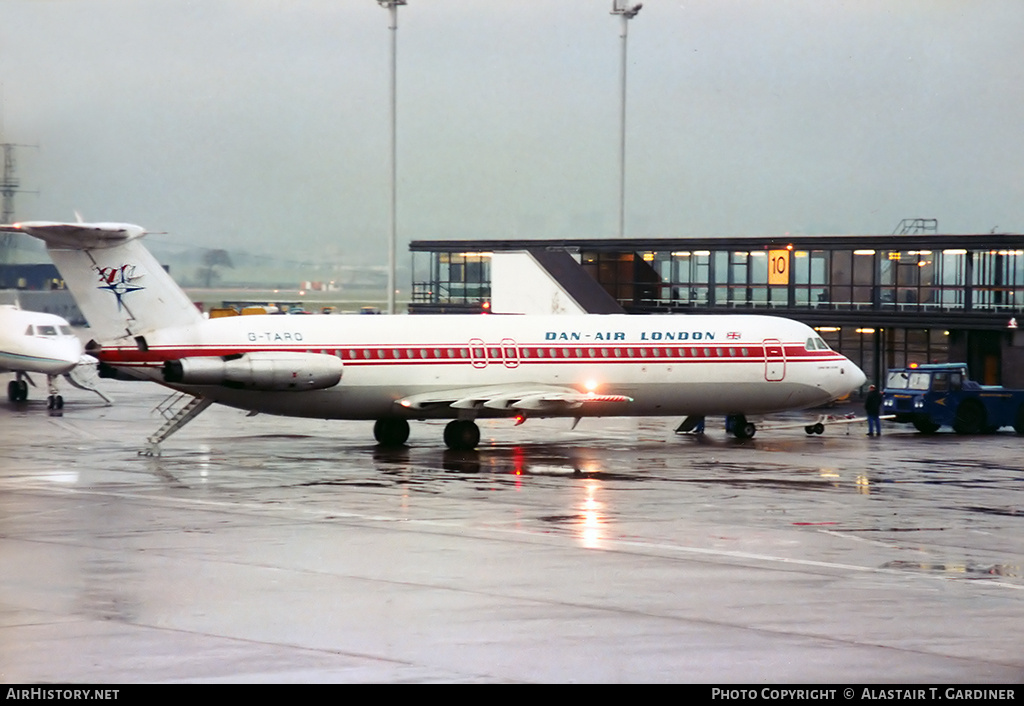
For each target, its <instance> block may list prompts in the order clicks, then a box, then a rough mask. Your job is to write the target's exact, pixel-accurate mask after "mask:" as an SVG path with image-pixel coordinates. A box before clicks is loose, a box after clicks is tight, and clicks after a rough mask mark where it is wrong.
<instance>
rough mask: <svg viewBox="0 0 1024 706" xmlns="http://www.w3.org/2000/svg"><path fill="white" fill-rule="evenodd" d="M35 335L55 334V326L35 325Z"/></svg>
mask: <svg viewBox="0 0 1024 706" xmlns="http://www.w3.org/2000/svg"><path fill="white" fill-rule="evenodd" d="M36 335H37V336H56V335H57V327H56V326H36Z"/></svg>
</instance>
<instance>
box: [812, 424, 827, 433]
mask: <svg viewBox="0 0 1024 706" xmlns="http://www.w3.org/2000/svg"><path fill="white" fill-rule="evenodd" d="M814 433H815V434H819V435H820V434H824V433H825V425H824V424H822V423H821V422H818V423H817V424H815V425H814Z"/></svg>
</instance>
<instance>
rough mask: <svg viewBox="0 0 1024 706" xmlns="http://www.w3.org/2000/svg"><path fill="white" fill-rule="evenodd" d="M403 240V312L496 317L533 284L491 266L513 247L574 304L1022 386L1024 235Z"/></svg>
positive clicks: (881, 364) (866, 366)
mask: <svg viewBox="0 0 1024 706" xmlns="http://www.w3.org/2000/svg"><path fill="white" fill-rule="evenodd" d="M410 250H411V251H412V253H413V280H414V281H413V293H412V302H411V304H410V307H409V308H410V313H445V312H462V313H471V312H480V313H482V312H486V311H489V310H491V311H493V312H494V313H502V312H503V311H504V310H502V309H499V308H498V307H497V306H492V305H493V304H496V299H497V294H498V290H499V289H501V290H502V291H509V290H511V291H513V292H515V291H516V290H517V288H518V290H519V293H520V294H521V295H523V296H527V295H529V294H530V293H531V292H532V291H533V290H535V289H537V287H536V286H535V285H534V284H532V283H531V282H529V281H528V280H526V279H524V278H522V277H521V275H519V274H517V272H519V271H518V270H510V269H509V268H508V267H507V266H505V265H501V266H499V263H502V262H505V261H506V260H507V257H508V256H510V255H513V254H515V255H516V256H517V257H519V258H522V257H528V258H529V259H530V261H531V263H534V264H535V265H536V266H537V267H538V268H539V270H540V271H543V272H544V273H546V275H547V277H549V278H550V279H551V280H552V281H553V282H556V283H557V285H558V287H560V289H561V290H562V291H564V292H565V293H567V294H568V295H569V296H571V298H572V300H573V302H574V303H575V304H576V305H577V306H578V310H582V311H587V312H590V313H615V312H625V313H630V314H654V313H659V314H663V313H671V314H688V313H690V314H728V313H760V314H774V315H778V316H784V317H787V318H792V319H796V320H798V321H802V322H804V323H806V324H808V325H810V326H812V327H814V328H815V329H817V330H818V331H819V332H820V333H821V336H822V337H823V338H824V339H825V340H826V341H828V343H829V345H831V346H832V347H833V348H834V349H836V350H838V351H840V352H841V353H843V354H844V355H846V356H847V357H849V358H850V359H851V360H853V361H854V362H856V363H857V364H858V365H860V366H861V368H862V369H863V370H864V372H865V373H866V374H867V376H868V380H869V382H871V381H873V382H878V381H881V380H883V379H884V374H885V371H886V370H887V369H888V368H890V367H900V366H904V365H907V364H910V363H926V362H949V361H966V362H967V363H968V364H969V366H970V370H971V374H972V377H973V378H974V379H976V380H978V381H979V382H982V383H985V384H1001V385H1005V386H1008V387H1019V388H1024V334H1022V333H1021V332H1020V331H1018V329H1017V322H1018V321H1020V322H1021V323H1022V324H1024V316H1022V315H1024V235H1016V234H1013V235H1010V234H989V235H941V234H936V233H907V234H902V235H854V236H796V237H786V238H748V237H741V238H658V239H632V238H631V239H580V240H503V241H492V240H431V241H413V242H412V243H411V245H410ZM492 299H493V300H495V301H493V302H492Z"/></svg>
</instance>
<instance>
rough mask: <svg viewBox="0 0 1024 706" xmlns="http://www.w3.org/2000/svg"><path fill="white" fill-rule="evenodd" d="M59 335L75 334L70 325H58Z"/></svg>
mask: <svg viewBox="0 0 1024 706" xmlns="http://www.w3.org/2000/svg"><path fill="white" fill-rule="evenodd" d="M60 335H61V336H74V335H75V334H74V332H73V331H72V330H71V327H70V326H61V327H60Z"/></svg>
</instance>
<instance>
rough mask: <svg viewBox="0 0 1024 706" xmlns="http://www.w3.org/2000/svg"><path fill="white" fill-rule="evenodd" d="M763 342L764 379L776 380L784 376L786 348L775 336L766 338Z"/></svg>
mask: <svg viewBox="0 0 1024 706" xmlns="http://www.w3.org/2000/svg"><path fill="white" fill-rule="evenodd" d="M762 344H764V379H765V380H768V381H769V382H778V381H779V380H782V379H784V378H785V377H786V349H785V348H783V346H782V341H780V340H779V339H777V338H766V339H764V341H762Z"/></svg>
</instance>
